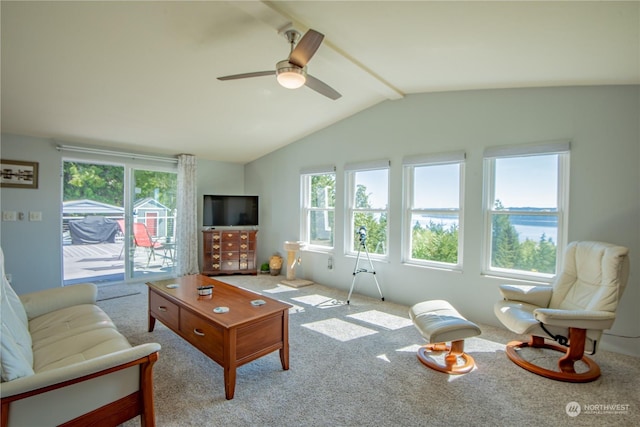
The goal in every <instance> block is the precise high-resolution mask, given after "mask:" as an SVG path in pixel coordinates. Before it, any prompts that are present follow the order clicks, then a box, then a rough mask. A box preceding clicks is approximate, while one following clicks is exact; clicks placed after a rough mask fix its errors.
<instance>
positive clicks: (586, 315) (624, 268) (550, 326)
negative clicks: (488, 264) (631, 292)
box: [494, 241, 629, 382]
mask: <svg viewBox="0 0 640 427" xmlns="http://www.w3.org/2000/svg"><path fill="white" fill-rule="evenodd" d="M627 255H628V249H627V248H625V247H622V246H615V245H612V244H609V243H602V242H588V241H584V242H573V243H570V244H569V245H568V246H567V249H566V250H565V253H564V265H563V268H562V271H560V272H559V274H558V275H557V276H556V280H555V282H554V283H553V284H552V286H547V285H541V286H525V285H501V286H500V292H501V293H502V296H503V297H504V299H503V300H501V301H498V302H497V303H496V304H495V307H494V311H495V314H496V316H497V317H498V319H499V320H500V321H501V322H502V323H503V324H504V325H505V326H506V327H507V328H509V329H510V330H511V331H513V332H515V333H518V334H527V335H531V340H530V341H529V342H521V341H512V342H510V343H509V344H507V356H508V357H509V358H510V359H511V360H512V361H513V362H515V363H516V364H518V365H519V366H521V367H523V368H524V369H526V370H528V371H531V372H533V373H535V374H538V375H542V376H544V377H547V378H551V379H554V380H559V381H568V382H589V381H593V380H595V379H596V378H598V377H599V376H600V368H599V367H598V365H597V364H596V363H595V362H594V361H593V360H592V359H591V358H589V357H587V356H585V355H584V353H585V352H587V353H589V354H595V352H596V350H597V348H598V344H599V342H600V337H601V336H602V333H603V331H604V330H605V329H609V328H611V326H612V325H613V322H614V320H615V318H616V309H617V307H618V302H619V301H620V297H621V296H622V292H623V291H624V288H625V286H626V284H627V279H628V277H629V259H628V256H627ZM546 339H548V340H554V341H556V342H558V343H559V344H560V345H556V344H554V343H550V342H545V340H546ZM524 347H542V348H549V349H552V350H556V351H561V352H566V354H565V355H564V356H563V357H562V358H561V359H560V360H559V362H558V367H559V371H556V370H552V369H547V368H544V367H542V366H539V365H536V364H534V363H532V362H530V361H527V360H525V359H524V358H523V357H522V355H521V354H520V353H521V351H520V349H521V348H524ZM579 360H581V361H582V362H584V364H586V367H587V370H586V371H584V372H576V370H575V367H574V364H575V362H577V361H579Z"/></svg>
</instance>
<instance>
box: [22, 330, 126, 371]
mask: <svg viewBox="0 0 640 427" xmlns="http://www.w3.org/2000/svg"><path fill="white" fill-rule="evenodd" d="M127 348H131V344H129V342H128V341H127V339H126V338H125V337H124V336H123V335H122V334H120V333H119V332H118V331H117V330H115V329H112V328H100V329H93V330H88V331H84V332H80V333H78V334H73V335H69V336H66V337H64V338H60V339H58V340H54V341H51V342H49V343H48V344H46V345H41V346H38V348H37V349H34V352H33V370H34V371H35V372H36V373H39V372H43V371H47V370H50V369H55V368H59V367H63V366H67V365H71V364H74V363H79V362H84V361H85V360H90V359H94V358H96V357H99V356H103V355H106V354H110V353H113V352H116V351H119V350H124V349H127Z"/></svg>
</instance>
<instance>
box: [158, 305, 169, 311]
mask: <svg viewBox="0 0 640 427" xmlns="http://www.w3.org/2000/svg"><path fill="white" fill-rule="evenodd" d="M158 310H159V311H167V307H164V306H162V305H161V306H160V307H158Z"/></svg>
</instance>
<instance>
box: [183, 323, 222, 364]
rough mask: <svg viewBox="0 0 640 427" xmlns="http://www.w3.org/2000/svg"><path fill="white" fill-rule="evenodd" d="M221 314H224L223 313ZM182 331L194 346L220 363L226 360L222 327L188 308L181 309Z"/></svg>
mask: <svg viewBox="0 0 640 427" xmlns="http://www.w3.org/2000/svg"><path fill="white" fill-rule="evenodd" d="M220 316H224V314H221V315H220ZM180 332H181V333H182V336H183V337H185V339H186V340H188V341H189V342H190V343H191V344H192V345H193V346H195V347H197V348H198V349H199V350H200V351H202V352H203V353H204V354H206V355H207V356H209V357H210V358H212V359H213V360H215V361H216V362H218V363H222V362H223V361H224V356H223V352H222V349H223V346H222V343H223V340H222V338H223V333H222V329H220V328H218V327H216V326H214V325H212V324H210V323H208V322H206V321H205V320H203V319H202V318H200V317H199V316H196V315H195V314H193V313H191V312H190V311H187V310H181V311H180Z"/></svg>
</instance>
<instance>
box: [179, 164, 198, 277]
mask: <svg viewBox="0 0 640 427" xmlns="http://www.w3.org/2000/svg"><path fill="white" fill-rule="evenodd" d="M196 166H197V162H196V157H195V156H192V155H190V154H180V155H179V156H178V213H177V215H176V217H177V218H176V222H177V224H176V254H177V256H176V258H177V269H176V273H177V275H178V276H185V275H187V274H198V273H199V268H198V259H199V251H198V224H197V218H198V212H197V206H198V201H197V193H196V190H197V185H196Z"/></svg>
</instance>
